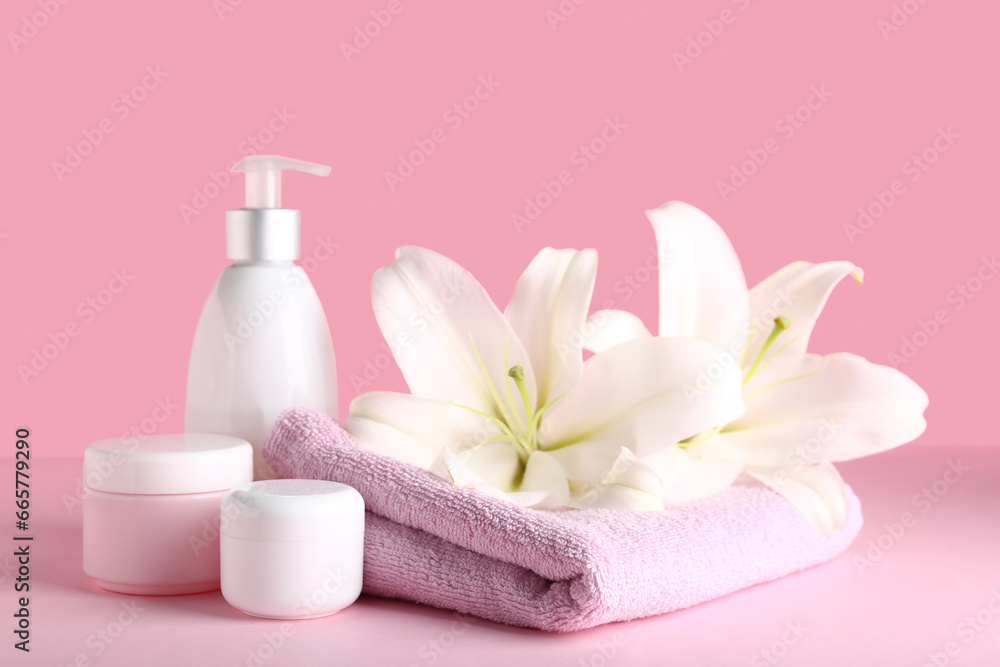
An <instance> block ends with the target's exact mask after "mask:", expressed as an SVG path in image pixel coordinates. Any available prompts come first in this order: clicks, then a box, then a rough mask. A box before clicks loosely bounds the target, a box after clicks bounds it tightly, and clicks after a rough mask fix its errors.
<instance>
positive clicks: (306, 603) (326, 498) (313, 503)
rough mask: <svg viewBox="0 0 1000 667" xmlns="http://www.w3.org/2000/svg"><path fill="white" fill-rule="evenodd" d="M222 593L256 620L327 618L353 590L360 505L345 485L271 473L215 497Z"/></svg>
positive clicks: (359, 554)
mask: <svg viewBox="0 0 1000 667" xmlns="http://www.w3.org/2000/svg"><path fill="white" fill-rule="evenodd" d="M222 514H223V516H224V517H226V519H227V520H226V522H225V525H224V527H223V530H222V538H221V540H222V544H221V547H222V551H221V556H222V595H223V596H224V597H225V598H226V601H227V602H229V604H231V605H233V606H234V607H236V608H237V609H239V610H241V611H243V612H245V613H247V614H250V615H251V616H260V617H263V618H281V619H303V618H316V617H319V616H328V615H329V614H333V613H335V612H338V611H340V610H341V609H343V608H344V607H346V606H348V605H349V604H351V603H352V602H354V601H355V600H356V599H357V598H358V595H360V594H361V580H362V563H363V560H364V530H365V504H364V500H362V498H361V494H359V493H358V492H357V491H356V490H354V489H353V488H351V487H349V486H347V485H345V484H338V483H336V482H326V481H322V480H310V479H272V480H265V481H260V482H253V483H251V484H246V485H244V486H241V487H238V488H234V489H233V490H232V491H230V492H229V493H227V494H226V496H225V498H224V499H223V501H222Z"/></svg>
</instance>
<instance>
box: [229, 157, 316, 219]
mask: <svg viewBox="0 0 1000 667" xmlns="http://www.w3.org/2000/svg"><path fill="white" fill-rule="evenodd" d="M286 169H294V170H295V171H304V172H306V173H307V174H315V175H316V176H326V175H328V174H329V173H330V167H328V166H327V165H325V164H316V163H314V162H306V161H304V160H296V159H294V158H290V157H282V156H281V155H250V156H247V157H245V158H243V159H241V160H240V161H239V162H237V163H236V164H234V165H233V168H232V171H233V173H244V174H246V204H245V208H281V172H282V171H284V170H286Z"/></svg>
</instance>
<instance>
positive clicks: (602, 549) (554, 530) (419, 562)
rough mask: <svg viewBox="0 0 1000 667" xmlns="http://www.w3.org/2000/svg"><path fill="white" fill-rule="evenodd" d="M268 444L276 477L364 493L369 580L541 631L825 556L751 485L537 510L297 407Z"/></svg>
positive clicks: (621, 614) (650, 606) (831, 538)
mask: <svg viewBox="0 0 1000 667" xmlns="http://www.w3.org/2000/svg"><path fill="white" fill-rule="evenodd" d="M264 456H265V458H266V459H267V460H268V461H269V462H270V463H271V465H272V466H273V467H274V469H275V471H276V472H277V474H278V476H280V477H298V478H308V479H327V480H333V481H336V482H342V483H344V484H349V485H350V486H353V487H354V488H355V489H357V490H358V491H359V492H360V493H361V495H362V496H363V497H364V499H365V507H366V521H365V562H364V592H365V593H368V594H371V595H378V596H382V597H391V598H399V599H403V600H411V601H413V602H422V603H424V604H428V605H433V606H435V607H441V608H443V609H454V610H457V611H459V612H462V613H465V614H472V615H475V616H480V617H482V618H487V619H490V620H493V621H499V622H501V623H507V624H510V625H518V626H526V627H532V628H540V629H542V630H549V631H560V632H563V631H570V630H580V629H583V628H589V627H592V626H595V625H600V624H602V623H609V622H612V621H625V620H631V619H635V618H642V617H645V616H652V615H655V614H662V613H664V612H668V611H673V610H675V609H682V608H684V607H689V606H691V605H694V604H698V603H700V602H705V601H706V600H711V599H713V598H717V597H719V596H721V595H725V594H727V593H731V592H733V591H736V590H739V589H741V588H746V587H747V586H752V585H754V584H757V583H761V582H764V581H770V580H772V579H777V578H779V577H782V576H785V575H787V574H790V573H792V572H796V571H798V570H801V569H803V568H807V567H810V566H812V565H817V564H819V563H822V562H824V561H827V560H829V559H831V558H833V557H834V556H836V555H837V554H839V553H841V552H843V551H844V550H845V549H846V548H847V547H848V545H849V544H850V543H851V541H852V540H853V539H854V537H855V536H856V535H857V533H858V531H859V530H860V528H861V507H860V505H859V503H858V500H857V498H856V497H855V496H854V494H853V493H851V492H849V493H848V495H849V497H850V519H849V521H848V524H847V526H846V527H844V528H843V529H841V530H839V531H837V532H836V533H834V534H832V535H828V536H824V535H822V534H821V533H819V532H818V531H817V530H816V529H815V528H813V527H812V525H811V524H809V522H808V521H806V519H805V518H803V517H802V516H801V515H800V514H799V513H798V512H797V511H796V510H795V509H794V508H793V507H792V505H791V504H789V503H788V502H786V501H785V500H784V499H782V498H781V497H780V496H778V495H777V494H776V493H774V492H772V491H770V490H768V489H766V488H764V487H758V486H734V487H730V488H729V489H727V490H725V491H723V492H722V493H719V494H716V495H715V496H712V497H710V498H706V499H703V500H699V501H694V502H691V503H687V504H685V505H682V506H677V507H671V508H668V509H667V510H666V511H663V512H655V513H646V512H629V511H618V510H563V511H541V510H533V509H527V508H524V507H520V506H518V505H515V504H513V503H510V502H508V501H506V500H502V499H499V498H494V497H492V496H489V495H487V494H485V493H482V492H479V491H473V490H468V489H458V488H455V487H454V486H453V485H451V484H449V483H447V482H445V481H444V480H442V479H440V478H439V477H437V476H436V475H434V474H433V473H430V472H428V471H426V470H422V469H420V468H417V467H415V466H412V465H409V464H407V463H403V462H401V461H397V460H395V459H392V458H389V457H386V456H382V455H379V454H375V453H372V452H368V451H365V450H362V449H360V448H359V447H358V446H357V445H356V444H355V443H354V442H353V440H351V438H350V436H349V435H348V434H347V432H346V431H344V430H343V429H342V428H341V427H340V425H338V424H337V422H336V421H334V420H333V419H331V418H329V417H327V416H326V415H322V414H320V413H317V412H313V411H311V410H305V409H295V410H289V411H287V412H285V413H284V414H283V415H282V416H281V418H280V419H279V420H278V422H277V424H276V425H275V427H274V430H273V431H272V433H271V435H270V437H269V438H268V440H267V442H266V443H265V445H264Z"/></svg>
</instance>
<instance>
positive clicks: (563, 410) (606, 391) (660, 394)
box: [538, 338, 743, 479]
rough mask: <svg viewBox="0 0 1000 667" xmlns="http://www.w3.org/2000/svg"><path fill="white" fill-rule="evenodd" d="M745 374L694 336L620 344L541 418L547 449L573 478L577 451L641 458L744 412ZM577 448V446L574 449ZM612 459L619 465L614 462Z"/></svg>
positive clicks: (594, 361)
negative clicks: (623, 450) (630, 453)
mask: <svg viewBox="0 0 1000 667" xmlns="http://www.w3.org/2000/svg"><path fill="white" fill-rule="evenodd" d="M741 388H742V373H741V372H740V370H739V368H738V365H737V364H736V361H735V360H734V359H733V358H732V357H731V356H729V355H727V354H725V353H724V352H722V351H721V350H719V349H718V348H716V347H715V346H714V345H711V344H709V343H705V342H703V341H700V340H695V339H693V338H648V339H643V340H633V341H629V342H627V343H622V344H620V345H616V346H615V347H612V348H611V349H609V350H607V351H605V352H601V353H600V354H596V355H594V356H593V357H591V358H590V359H588V360H587V361H586V362H585V363H584V365H583V374H582V376H581V377H580V382H579V384H578V385H577V386H576V387H575V388H574V389H573V391H571V392H570V393H569V394H567V395H566V396H565V397H564V398H563V399H562V400H561V401H559V402H558V403H556V404H555V405H554V406H553V407H552V408H551V410H550V411H549V412H548V413H547V414H546V415H545V417H544V418H543V419H542V425H541V429H540V430H539V439H538V441H539V446H540V448H541V449H544V450H547V451H550V452H552V453H553V454H556V452H560V450H563V449H565V450H567V451H565V452H561V453H560V454H557V456H558V457H559V459H560V463H561V464H562V465H563V468H564V469H565V470H566V472H567V475H568V476H569V477H570V478H571V479H587V478H589V477H592V475H586V474H584V475H581V474H578V472H579V471H575V470H573V469H572V468H573V467H574V466H575V465H577V464H579V463H580V462H579V461H578V460H577V459H579V456H578V455H577V454H576V452H581V451H586V450H580V449H576V447H578V446H579V445H580V444H582V443H584V442H586V443H587V444H588V445H589V449H591V450H593V449H595V448H597V449H601V450H604V451H606V452H612V453H613V454H614V455H615V456H617V453H618V450H619V448H620V447H623V446H624V447H628V448H629V449H631V450H632V451H633V452H635V453H636V454H637V455H638V456H639V457H640V458H642V457H644V456H647V455H649V454H652V453H653V452H655V451H658V450H660V449H662V448H664V447H667V446H668V445H672V444H674V443H677V442H680V441H681V440H684V439H686V438H689V437H691V436H693V435H695V434H697V433H700V432H701V431H704V430H707V429H710V428H714V427H716V426H719V425H721V424H725V423H727V422H729V421H732V420H733V419H736V418H737V417H738V416H739V415H740V414H742V412H743V400H742V391H741ZM569 445H573V447H572V448H571V447H568V446H569ZM612 460H613V459H612Z"/></svg>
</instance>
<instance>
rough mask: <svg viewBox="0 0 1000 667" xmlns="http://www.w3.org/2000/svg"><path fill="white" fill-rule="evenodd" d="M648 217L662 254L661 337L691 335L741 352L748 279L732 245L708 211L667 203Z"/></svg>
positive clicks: (744, 333) (748, 314)
mask: <svg viewBox="0 0 1000 667" xmlns="http://www.w3.org/2000/svg"><path fill="white" fill-rule="evenodd" d="M646 216H647V217H648V218H649V220H650V222H651V223H653V230H654V231H655V232H656V244H657V248H658V252H659V257H660V332H659V335H660V336H690V337H692V338H698V339H700V340H704V341H708V342H709V343H712V344H714V345H716V346H717V347H719V348H721V349H723V350H726V351H729V352H733V353H735V354H736V355H738V354H739V351H740V350H741V349H742V346H743V344H744V343H745V340H746V326H747V322H748V321H749V318H750V305H749V300H748V297H747V283H746V278H744V276H743V268H742V267H741V266H740V260H739V258H738V257H737V256H736V251H735V250H734V249H733V245H732V243H730V242H729V238H728V237H727V236H726V233H725V232H723V231H722V228H721V227H719V225H717V224H716V223H715V221H714V220H712V218H710V217H709V216H708V215H707V214H706V213H704V212H703V211H701V210H699V209H697V208H695V207H694V206H691V205H690V204H685V203H683V202H677V201H672V202H667V203H666V204H664V205H663V206H660V207H659V208H657V209H654V210H652V211H646Z"/></svg>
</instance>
